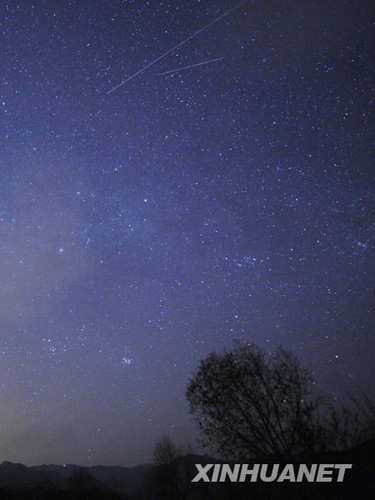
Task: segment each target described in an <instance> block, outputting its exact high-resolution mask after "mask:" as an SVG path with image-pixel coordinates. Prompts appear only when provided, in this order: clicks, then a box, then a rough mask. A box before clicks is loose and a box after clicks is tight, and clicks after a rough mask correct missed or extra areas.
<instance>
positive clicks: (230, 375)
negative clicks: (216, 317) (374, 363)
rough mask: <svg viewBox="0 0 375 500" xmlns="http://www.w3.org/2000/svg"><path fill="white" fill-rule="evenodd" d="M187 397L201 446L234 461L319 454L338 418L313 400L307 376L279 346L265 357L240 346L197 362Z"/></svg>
mask: <svg viewBox="0 0 375 500" xmlns="http://www.w3.org/2000/svg"><path fill="white" fill-rule="evenodd" d="M186 396H187V399H188V402H189V405H190V411H191V413H192V414H194V415H195V417H196V419H197V421H198V424H199V426H200V428H201V430H202V431H203V434H204V436H205V438H206V439H205V441H204V444H206V445H214V446H215V448H216V451H217V452H219V453H220V454H222V455H225V456H229V457H231V458H236V459H248V458H251V457H258V458H264V459H275V458H276V459H286V458H289V459H291V458H293V457H294V456H296V455H297V454H300V453H303V452H307V451H308V452H311V451H321V450H320V448H322V447H327V446H328V443H329V442H330V440H331V438H330V435H329V434H330V430H331V429H332V427H333V426H334V425H335V422H336V418H335V417H336V416H337V414H336V413H335V412H334V411H331V410H332V409H329V406H328V405H327V404H326V403H325V402H324V401H323V400H322V399H319V398H316V397H314V396H313V377H312V374H311V372H310V371H309V370H307V369H306V368H303V367H302V366H301V364H300V362H299V361H298V359H297V358H296V357H295V356H294V355H293V354H292V353H291V352H290V351H288V350H286V349H284V348H282V347H279V348H277V349H276V350H274V351H273V352H272V353H266V351H264V350H263V349H261V348H259V347H257V346H256V345H254V344H240V345H237V346H236V347H235V348H234V349H233V350H231V351H229V352H224V353H222V354H217V353H212V354H211V355H210V356H208V357H207V358H206V359H204V360H202V361H201V364H200V367H199V369H198V372H197V373H196V374H195V376H194V377H193V378H192V379H191V380H190V382H189V385H188V387H187V391H186ZM322 407H325V408H326V409H329V411H327V412H324V411H323V412H322V411H321V409H322Z"/></svg>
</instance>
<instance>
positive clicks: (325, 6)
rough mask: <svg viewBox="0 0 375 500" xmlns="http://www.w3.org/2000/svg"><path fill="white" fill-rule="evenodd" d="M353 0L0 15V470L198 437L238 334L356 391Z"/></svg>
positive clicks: (358, 285) (360, 374) (370, 212)
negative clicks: (214, 367) (196, 408)
mask: <svg viewBox="0 0 375 500" xmlns="http://www.w3.org/2000/svg"><path fill="white" fill-rule="evenodd" d="M371 4H372V2H371V1H366V0H340V1H339V0H331V1H327V0H316V1H308V0H262V1H250V0H249V1H245V2H242V3H241V4H238V3H236V1H232V0H220V1H217V0H201V1H199V0H186V1H184V0H176V1H151V0H150V1H146V0H129V1H120V0H102V1H99V0H90V1H74V0H73V1H56V0H54V1H51V0H40V1H37V2H35V3H33V2H31V1H28V0H25V1H23V2H17V1H14V2H8V3H7V2H3V3H2V8H1V19H2V21H1V38H2V41H1V56H0V57H1V65H0V67H1V100H0V103H1V129H0V130H1V144H0V148H1V149H0V160H1V164H0V194H1V196H0V251H1V259H0V285H1V287H0V326H1V328H0V342H1V343H0V443H1V447H0V448H1V456H0V461H3V460H11V461H17V462H23V463H25V464H29V465H30V464H32V465H35V464H40V463H46V462H47V463H51V462H54V463H79V464H84V465H94V464H104V465H109V464H119V465H133V464H136V463H145V462H148V461H150V460H151V456H152V449H153V446H154V442H155V440H156V439H158V438H160V437H161V435H162V434H163V433H167V434H169V435H170V436H171V437H172V439H173V440H174V441H175V442H176V443H178V444H184V443H188V442H191V443H193V444H194V441H195V439H196V436H197V429H196V426H195V424H194V422H193V420H192V417H191V416H189V415H188V407H187V403H186V400H185V395H184V393H185V389H186V385H187V382H188V379H189V377H190V376H192V375H193V374H194V372H195V370H196V369H197V366H198V364H199V361H200V359H202V358H203V357H205V356H207V355H208V354H209V353H210V352H212V351H213V350H221V349H222V348H224V347H227V348H230V347H231V346H232V345H233V341H234V339H238V340H244V341H249V342H250V341H254V342H256V343H257V344H259V345H260V346H261V347H263V348H266V349H272V348H273V347H274V346H275V345H277V344H279V343H281V344H282V345H283V346H284V347H286V348H289V349H292V350H293V352H295V353H296V354H297V355H298V357H299V358H300V359H301V361H302V362H303V363H304V364H306V365H307V366H309V367H311V368H312V369H313V370H314V372H315V374H316V378H317V381H318V383H319V384H320V386H321V387H322V390H326V389H329V390H331V391H333V394H334V395H335V396H336V397H337V398H340V397H341V395H342V394H343V392H344V391H345V390H347V389H353V388H354V389H355V390H356V389H358V388H361V389H363V390H364V391H366V392H367V393H368V394H370V395H373V394H374V393H375V385H374V381H373V380H374V375H375V374H374V362H373V359H374V354H375V342H374V329H373V325H374V319H375V311H374V305H375V294H374V258H375V255H374V247H375V245H374V236H375V217H374V215H375V195H374V172H375V170H374V158H375V148H374V143H373V142H374V141H373V137H374V134H373V131H374V127H375V120H374V101H373V100H374V38H375V37H374V31H373V18H372V10H371ZM227 11H229V12H227ZM226 12H227V14H226V15H223V14H225V13H226ZM177 45H178V47H177V48H176V49H175V50H171V49H172V48H173V47H175V46H177ZM200 63H204V64H200ZM186 66H194V67H190V68H185V67H186ZM180 68H185V69H181V71H178V70H179V69H180ZM172 70H175V71H172ZM161 73H166V74H164V75H161ZM134 75H135V76H134ZM128 79H129V80H128ZM126 80H128V81H126ZM122 82H126V83H123V84H122V85H121V83H122ZM116 87H117V88H116ZM113 89H115V90H113ZM112 90H113V91H112Z"/></svg>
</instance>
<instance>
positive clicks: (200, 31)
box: [107, 0, 247, 95]
mask: <svg viewBox="0 0 375 500" xmlns="http://www.w3.org/2000/svg"><path fill="white" fill-rule="evenodd" d="M245 2H247V0H242V2H239V3H238V4H237V5H235V6H234V7H232V8H231V9H229V10H226V11H225V12H224V13H223V14H221V15H220V16H219V17H217V18H216V19H214V20H213V21H211V22H209V23H208V24H206V25H205V26H203V28H201V29H199V30H198V31H194V33H193V34H192V35H190V36H189V37H187V38H185V40H182V42H180V43H178V44H177V45H175V46H174V47H172V48H171V49H169V50H167V52H164V54H162V55H161V56H159V57H157V58H156V59H154V60H153V61H151V62H150V63H149V64H147V65H146V66H144V67H143V68H141V69H140V70H138V71H137V72H136V73H134V74H133V75H131V76H129V77H128V78H126V80H123V81H122V82H120V83H119V84H118V85H116V87H113V89H111V90H109V91H108V92H107V95H109V94H111V93H112V92H114V91H115V90H117V89H118V88H120V87H121V86H122V85H125V83H128V82H130V80H133V78H135V77H136V76H138V75H140V74H141V73H143V72H144V71H146V69H148V68H150V67H151V66H153V65H154V64H155V63H157V62H158V61H160V60H161V59H163V58H164V57H166V56H167V55H168V54H170V53H171V52H173V51H174V50H176V49H178V47H181V46H182V45H184V44H185V43H186V42H188V41H189V40H191V39H192V38H194V37H196V36H197V35H199V33H202V31H205V30H206V29H207V28H209V27H210V26H212V25H213V24H215V23H217V22H218V21H220V19H222V18H223V17H225V16H227V15H228V14H230V13H231V12H233V11H234V10H236V9H238V8H239V7H241V5H243V4H244V3H245Z"/></svg>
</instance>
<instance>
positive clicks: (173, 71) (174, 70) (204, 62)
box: [158, 57, 224, 76]
mask: <svg viewBox="0 0 375 500" xmlns="http://www.w3.org/2000/svg"><path fill="white" fill-rule="evenodd" d="M222 59H224V57H218V58H217V59H210V60H209V61H203V62H200V63H196V64H190V66H184V67H183V68H177V69H170V70H169V71H164V73H158V76H162V75H169V74H170V73H178V72H179V71H183V70H184V69H190V68H195V66H203V64H210V63H213V62H215V61H221V60H222Z"/></svg>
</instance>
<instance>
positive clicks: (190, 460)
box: [0, 442, 375, 500]
mask: <svg viewBox="0 0 375 500" xmlns="http://www.w3.org/2000/svg"><path fill="white" fill-rule="evenodd" d="M212 462H213V459H210V458H209V457H202V456H194V455H188V456H184V457H179V458H178V459H176V460H175V461H174V462H173V463H171V464H170V465H165V466H159V467H155V466H151V465H144V466H137V467H133V468H125V467H101V466H98V467H89V468H80V467H78V466H74V465H67V466H58V465H41V466H38V467H26V466H24V465H21V464H12V463H10V462H3V463H2V464H1V465H0V500H161V499H162V500H234V499H235V500H242V499H259V500H263V499H264V500H266V499H267V500H276V499H277V500H284V499H285V500H294V499H295V500H299V499H301V500H309V499H314V500H315V499H319V500H321V499H322V500H325V499H327V500H336V499H337V500H356V499H361V500H367V499H370V498H371V499H372V498H374V494H375V443H374V442H368V443H364V444H363V445H361V446H359V447H357V448H353V449H351V450H348V451H344V452H340V453H326V454H324V455H322V456H320V457H314V459H313V460H311V462H312V463H325V464H335V463H337V464H340V463H351V464H353V468H352V470H350V471H348V472H347V473H346V475H345V480H344V482H343V483H336V482H335V483H307V482H304V483H298V484H297V483H262V482H256V483H251V482H247V483H233V482H225V483H204V482H199V483H192V482H191V479H192V478H193V477H194V476H195V475H196V472H197V471H196V468H195V465H194V464H196V463H200V464H202V465H204V464H207V463H212ZM305 462H306V461H305Z"/></svg>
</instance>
